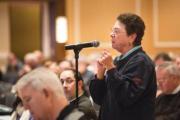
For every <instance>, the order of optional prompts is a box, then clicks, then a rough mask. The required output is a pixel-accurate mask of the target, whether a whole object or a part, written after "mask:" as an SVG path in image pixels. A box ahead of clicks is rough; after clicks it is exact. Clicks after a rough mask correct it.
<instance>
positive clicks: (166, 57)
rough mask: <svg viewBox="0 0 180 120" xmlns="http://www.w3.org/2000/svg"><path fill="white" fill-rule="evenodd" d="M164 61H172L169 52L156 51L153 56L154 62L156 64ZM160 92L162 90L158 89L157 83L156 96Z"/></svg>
mask: <svg viewBox="0 0 180 120" xmlns="http://www.w3.org/2000/svg"><path fill="white" fill-rule="evenodd" d="M166 61H172V58H171V57H170V56H169V54H167V53H165V52H161V53H158V54H157V55H156V56H155V58H154V64H155V65H156V67H157V66H159V65H161V64H163V63H164V62H166ZM161 93H162V91H161V90H160V89H159V84H158V83H157V92H156V96H159V95H160V94H161Z"/></svg>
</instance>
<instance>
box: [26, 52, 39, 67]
mask: <svg viewBox="0 0 180 120" xmlns="http://www.w3.org/2000/svg"><path fill="white" fill-rule="evenodd" d="M24 63H25V65H28V66H30V67H31V69H35V68H37V67H39V66H40V65H39V60H38V58H37V56H36V54H34V53H27V54H26V55H25V56H24Z"/></svg>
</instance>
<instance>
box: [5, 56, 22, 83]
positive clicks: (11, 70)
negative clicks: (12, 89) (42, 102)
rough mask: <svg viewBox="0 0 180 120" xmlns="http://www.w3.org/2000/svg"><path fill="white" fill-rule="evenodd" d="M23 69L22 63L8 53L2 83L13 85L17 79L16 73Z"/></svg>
mask: <svg viewBox="0 0 180 120" xmlns="http://www.w3.org/2000/svg"><path fill="white" fill-rule="evenodd" d="M22 67H23V64H22V62H21V61H20V60H19V59H18V58H17V57H16V55H15V54H14V53H12V52H11V53H9V55H8V58H7V65H6V68H5V69H6V71H5V73H4V75H3V81H5V82H8V83H11V84H15V83H16V81H17V79H18V77H19V76H18V73H19V71H20V70H21V68H22Z"/></svg>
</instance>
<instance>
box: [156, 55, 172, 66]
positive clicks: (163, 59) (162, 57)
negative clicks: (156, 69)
mask: <svg viewBox="0 0 180 120" xmlns="http://www.w3.org/2000/svg"><path fill="white" fill-rule="evenodd" d="M172 60H173V59H172V58H171V57H170V55H169V54H168V53H165V52H161V53H158V54H157V55H156V56H155V58H154V63H155V65H156V66H158V65H160V64H162V63H164V62H166V61H172Z"/></svg>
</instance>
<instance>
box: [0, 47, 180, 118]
mask: <svg viewBox="0 0 180 120" xmlns="http://www.w3.org/2000/svg"><path fill="white" fill-rule="evenodd" d="M154 64H155V65H156V66H157V67H156V72H157V73H156V75H157V83H158V91H157V100H156V111H155V114H156V120H171V118H172V120H179V119H180V118H179V117H176V116H178V115H179V116H180V106H179V102H178V101H180V97H179V90H180V89H179V85H180V82H179V81H180V79H179V71H180V70H179V69H180V56H178V55H177V56H176V57H174V58H173V57H171V56H170V55H169V54H168V53H159V54H157V56H156V57H155V58H154ZM74 66H75V65H74V62H73V60H67V59H64V60H62V61H60V62H57V61H53V60H50V59H48V60H45V58H44V56H43V54H42V52H41V51H39V50H36V51H33V52H31V53H27V54H26V55H25V56H24V60H23V61H20V60H19V59H18V58H17V57H16V55H15V54H14V53H10V54H9V55H8V59H7V65H6V66H5V70H3V71H0V104H4V105H7V106H9V107H14V112H13V114H12V116H13V117H12V118H13V120H18V119H19V118H20V117H23V119H22V120H31V119H32V116H31V113H29V111H26V110H25V109H24V107H23V103H22V101H21V99H20V98H19V97H17V93H16V92H17V91H14V90H15V89H14V87H13V86H15V85H16V83H17V82H18V80H19V79H20V78H22V77H23V76H24V75H26V74H28V73H30V72H31V71H33V70H34V69H37V68H39V67H45V68H47V69H49V70H50V71H52V72H53V73H55V74H56V75H57V76H58V77H59V80H60V82H61V83H62V86H63V88H64V91H65V96H66V99H67V100H68V101H69V102H70V104H75V101H76V98H75V92H72V91H71V92H72V93H73V95H72V96H73V97H72V96H71V97H70V98H71V99H70V98H69V96H68V93H69V92H68V90H66V89H68V88H67V86H65V83H67V82H64V81H63V80H66V79H67V78H68V77H69V78H70V77H73V79H75V73H74V69H75V68H74ZM92 66H94V61H93V65H91V64H90V63H89V62H88V60H86V59H85V58H83V59H80V61H79V74H80V76H81V79H79V80H80V83H79V81H78V84H79V86H80V87H82V88H81V89H80V90H79V91H81V92H80V93H79V98H80V99H79V102H81V98H82V96H83V100H85V101H86V102H85V103H86V104H85V107H84V106H83V105H84V103H83V104H81V103H79V106H78V107H79V110H80V112H81V111H82V112H83V113H85V114H87V115H88V114H89V113H90V116H93V119H97V116H98V114H95V113H98V112H97V111H96V112H95V110H97V109H96V108H94V106H93V105H92V104H94V103H93V101H92V100H91V101H90V94H89V91H88V90H89V89H88V88H89V83H90V80H91V79H93V77H94V76H95V74H96V71H94V70H93V71H91V69H92ZM88 68H91V69H88ZM178 68H179V69H178ZM173 70H174V71H173ZM68 72H69V73H68ZM163 72H164V73H163ZM71 74H72V75H73V76H71ZM68 75H69V76H68ZM162 76H163V77H165V76H168V77H166V79H169V80H165V78H164V79H162V78H161V77H162ZM63 77H67V78H63ZM175 81H176V82H175ZM175 83H176V84H175ZM171 84H172V86H171ZM66 85H67V84H66ZM168 85H169V88H166V87H168ZM71 87H73V89H74V91H75V82H74V83H73V86H71ZM167 89H171V90H170V92H168V93H167V91H166V90H167ZM66 92H67V93H66ZM85 92H86V93H87V94H85ZM16 98H18V100H19V101H18V104H14V103H16V102H17V101H16V100H17V99H16ZM86 105H87V106H88V107H86ZM76 107H77V106H76ZM87 108H89V109H87ZM15 111H16V112H15ZM17 111H18V112H17ZM19 111H20V112H19ZM87 111H88V112H87ZM89 111H90V112H89ZM15 113H16V114H15ZM167 113H169V114H167ZM24 115H25V116H26V117H24ZM27 116H29V117H27ZM86 117H87V116H86ZM173 118H174V119H173Z"/></svg>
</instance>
